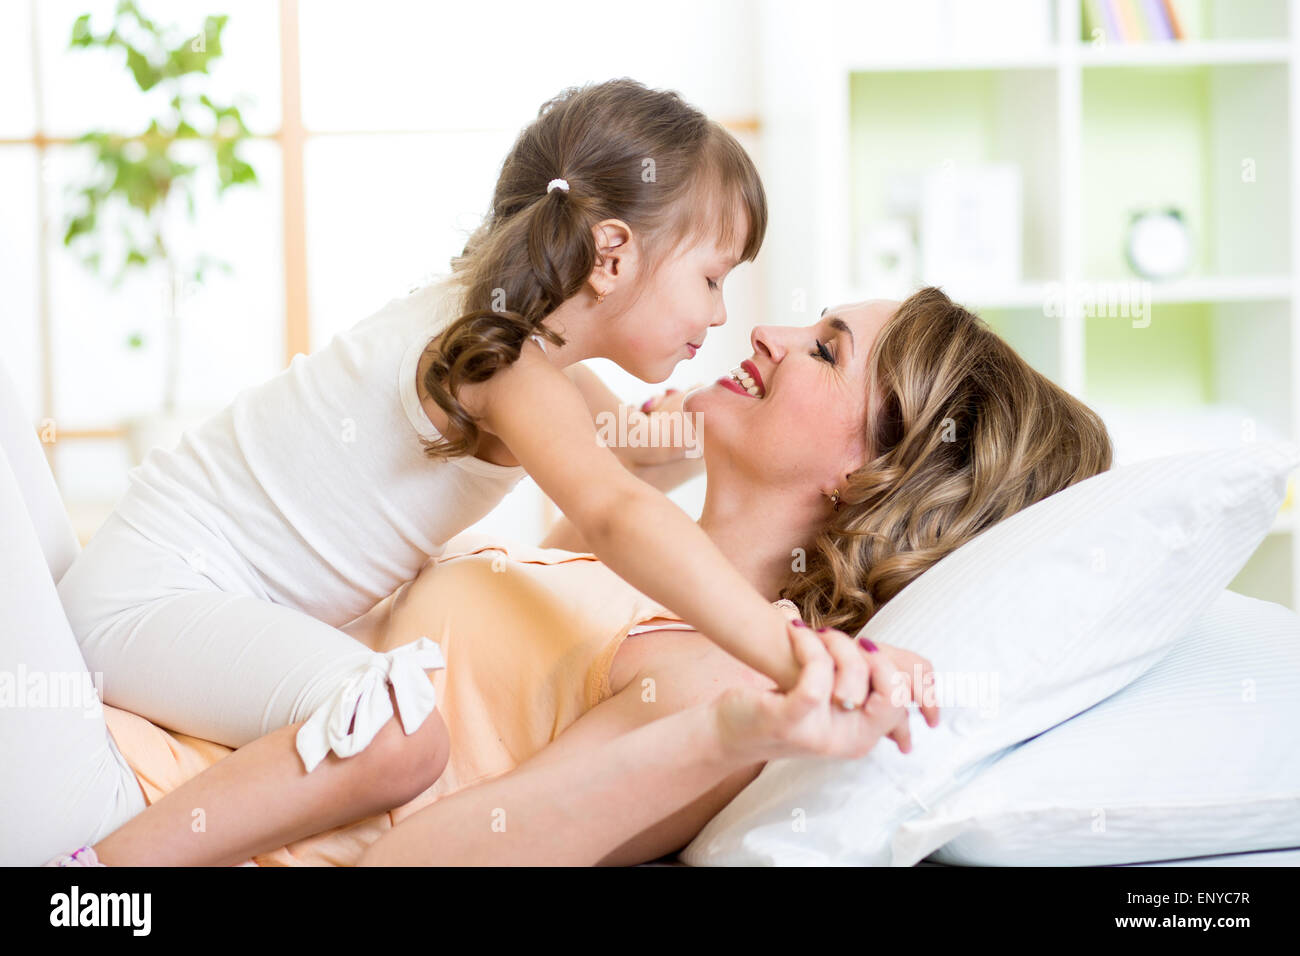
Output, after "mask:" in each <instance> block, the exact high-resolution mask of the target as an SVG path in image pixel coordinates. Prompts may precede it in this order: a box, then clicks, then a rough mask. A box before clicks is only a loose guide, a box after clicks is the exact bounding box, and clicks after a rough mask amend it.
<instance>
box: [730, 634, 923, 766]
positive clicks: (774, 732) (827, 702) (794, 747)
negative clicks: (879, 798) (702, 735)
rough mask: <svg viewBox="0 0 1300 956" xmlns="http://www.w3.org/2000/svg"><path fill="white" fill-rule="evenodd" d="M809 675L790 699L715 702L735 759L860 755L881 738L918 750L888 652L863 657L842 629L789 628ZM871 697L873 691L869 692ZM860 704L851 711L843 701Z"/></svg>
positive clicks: (748, 692) (765, 693) (774, 694)
mask: <svg viewBox="0 0 1300 956" xmlns="http://www.w3.org/2000/svg"><path fill="white" fill-rule="evenodd" d="M787 628H788V631H789V636H790V641H791V645H792V648H793V650H794V654H795V658H796V660H798V662H799V665H800V667H801V668H802V671H801V673H800V676H799V681H798V683H797V684H796V685H795V686H794V688H792V689H791V690H790V691H789V692H788V693H784V694H782V693H780V692H778V691H774V690H759V689H758V688H754V687H736V688H732V689H730V690H728V691H727V692H726V693H724V694H722V695H721V696H719V697H718V698H717V699H716V700H715V701H714V703H713V707H714V712H715V718H716V720H717V726H718V732H719V738H720V740H721V742H722V746H723V748H724V750H725V751H726V752H728V753H729V754H732V755H735V756H738V757H743V758H744V759H752V760H773V759H776V758H778V757H794V756H809V755H819V756H828V757H861V756H863V755H864V754H866V753H868V752H869V751H870V750H871V748H872V747H874V746H875V745H876V743H877V742H878V741H879V740H880V738H881V737H891V738H892V739H893V740H894V742H895V743H896V744H897V745H898V748H899V750H901V751H902V752H904V753H907V752H909V751H910V750H911V734H910V731H909V729H908V726H907V718H908V713H907V707H906V703H905V701H902V700H899V701H895V700H892V699H891V698H893V697H895V696H899V697H901V696H902V695H894V694H893V693H892V690H893V689H894V688H895V687H898V686H900V678H899V677H898V676H897V675H898V670H897V669H896V668H895V667H894V665H893V664H892V663H891V662H890V660H889V659H888V658H887V657H886V656H885V655H883V654H880V653H873V654H863V653H862V652H861V651H860V650H859V649H858V648H857V647H856V646H854V645H853V642H852V639H851V638H849V637H848V636H847V635H845V634H843V633H841V632H840V631H833V630H826V631H822V632H817V631H813V630H812V629H810V628H808V627H807V626H801V625H796V624H795V623H794V622H791V623H790V624H788V625H787ZM868 691H869V693H868ZM845 699H847V700H848V701H849V702H850V703H852V704H856V705H858V706H853V707H851V708H850V709H845V708H844V707H843V706H842V705H841V702H840V701H841V700H845ZM864 700H865V703H863V701H864Z"/></svg>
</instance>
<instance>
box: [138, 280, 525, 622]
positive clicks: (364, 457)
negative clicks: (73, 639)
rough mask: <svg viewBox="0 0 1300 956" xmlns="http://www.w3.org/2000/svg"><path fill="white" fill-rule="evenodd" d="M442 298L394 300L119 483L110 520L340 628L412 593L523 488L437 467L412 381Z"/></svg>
mask: <svg viewBox="0 0 1300 956" xmlns="http://www.w3.org/2000/svg"><path fill="white" fill-rule="evenodd" d="M447 301H449V300H448V297H447V295H446V293H445V292H444V290H443V288H442V287H441V286H439V285H430V286H425V287H422V288H420V289H417V290H415V291H414V292H412V293H411V294H410V295H407V296H406V297H404V298H400V299H394V300H393V301H391V302H389V303H388V304H387V305H385V306H384V307H383V308H381V309H380V310H379V311H378V312H376V313H374V314H373V315H371V316H369V317H368V318H365V319H363V320H362V321H360V322H358V323H357V324H356V325H355V326H353V327H352V328H351V329H349V330H348V331H346V332H343V333H340V334H339V335H337V336H336V337H335V338H334V340H333V341H332V342H330V344H329V345H327V346H326V347H324V348H322V349H320V350H318V351H316V352H314V353H313V354H311V355H309V356H304V355H297V356H295V357H294V359H293V361H292V362H290V364H289V367H288V368H286V369H285V370H284V371H282V372H280V373H279V374H277V375H275V376H274V377H273V378H271V379H270V380H269V381H267V382H265V383H263V384H261V385H258V386H255V387H252V388H248V389H245V390H244V391H242V392H240V393H239V394H238V395H237V396H236V397H235V400H234V401H233V402H232V403H231V404H230V405H229V406H228V407H227V408H226V409H224V410H223V411H221V412H219V413H217V414H216V415H214V416H212V417H211V418H209V419H207V420H205V421H203V422H201V423H200V424H198V425H195V426H193V427H191V428H189V429H187V430H186V431H185V433H184V435H183V436H182V438H181V440H180V442H179V444H178V445H177V447H175V448H173V449H171V450H162V449H159V448H155V449H153V450H152V451H150V452H149V454H148V455H147V456H146V458H145V459H144V462H143V463H142V464H141V465H140V466H138V467H137V468H134V469H132V471H131V472H130V473H129V476H128V477H129V488H128V490H127V492H126V494H125V495H124V496H123V498H122V500H121V501H120V502H119V504H118V506H117V509H116V514H117V515H118V516H120V517H121V518H122V519H123V520H125V521H126V522H127V523H129V524H130V525H132V526H133V527H135V528H136V529H137V530H138V531H139V532H141V533H142V534H143V535H145V536H146V537H147V538H149V539H150V540H152V541H154V542H155V543H157V544H159V545H162V546H164V547H166V548H169V549H171V550H173V551H175V552H176V554H177V555H178V556H179V557H180V558H182V559H183V560H186V561H187V562H188V563H189V564H190V565H191V566H193V567H195V568H196V569H198V570H200V571H201V572H203V573H205V574H207V575H208V576H209V577H211V578H212V579H213V581H214V582H216V583H217V584H218V585H219V586H221V587H223V588H224V589H229V590H234V591H251V593H253V594H254V595H256V596H259V597H263V598H265V599H267V600H270V601H273V602H275V603H277V604H282V605H286V606H288V607H293V608H297V609H299V610H301V611H304V612H305V613H307V614H310V615H312V616H313V617H316V618H318V619H320V620H322V621H325V622H326V623H328V624H333V625H336V626H337V625H339V624H343V623H346V622H347V621H350V620H352V619H353V618H355V617H357V616H358V615H360V614H362V613H364V612H366V611H368V610H369V609H370V608H371V607H373V606H374V605H375V604H376V603H377V602H378V601H380V600H381V599H383V598H385V597H387V596H388V595H389V594H390V593H392V592H393V591H394V590H395V589H396V588H397V586H398V585H400V584H401V583H402V582H403V581H409V580H410V579H412V578H414V577H415V576H416V574H417V573H418V572H419V570H420V568H421V567H422V566H423V565H424V564H425V562H427V561H428V560H429V559H430V558H432V557H436V556H437V555H439V554H441V553H442V551H443V548H444V546H445V544H446V542H447V541H448V539H450V538H452V537H454V536H455V535H456V534H458V533H460V532H461V531H463V530H464V529H465V528H467V527H469V526H470V525H471V524H473V523H474V522H476V521H478V520H479V519H480V518H482V517H483V516H485V515H486V514H487V513H488V512H490V511H491V510H492V509H493V508H494V507H495V506H496V505H497V504H498V503H499V502H500V501H501V499H502V498H503V497H504V496H505V495H506V493H507V492H508V491H510V490H511V488H513V487H514V486H515V485H516V484H517V483H518V481H519V480H520V478H522V477H523V476H524V469H523V468H520V467H506V466H503V465H494V464H492V463H490V462H485V461H482V460H480V459H478V458H472V457H462V458H455V459H452V460H451V461H434V460H433V459H430V458H428V457H426V456H425V454H424V453H423V448H422V446H421V444H420V438H421V437H423V438H427V439H431V440H432V439H437V438H439V437H440V435H439V433H438V430H437V429H436V428H434V426H433V423H432V422H430V421H429V419H428V417H427V416H426V415H425V413H424V409H423V408H422V407H421V404H420V399H419V393H418V392H417V390H416V381H415V376H416V367H417V365H418V363H419V359H420V355H421V354H422V352H423V350H424V347H425V346H426V345H427V344H428V342H429V340H430V339H432V338H433V337H434V336H435V335H436V334H437V333H438V331H439V329H440V328H441V327H442V325H444V324H445V323H446V322H447V321H449V319H450V316H449V315H448V314H447V312H446V310H445V308H443V305H444V303H446V302H447Z"/></svg>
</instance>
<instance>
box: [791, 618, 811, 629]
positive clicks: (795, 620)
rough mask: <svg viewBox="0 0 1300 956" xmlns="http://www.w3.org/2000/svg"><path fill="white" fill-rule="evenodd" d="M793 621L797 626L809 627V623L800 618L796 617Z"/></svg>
mask: <svg viewBox="0 0 1300 956" xmlns="http://www.w3.org/2000/svg"><path fill="white" fill-rule="evenodd" d="M791 623H792V624H794V626H795V627H807V626H808V625H807V624H805V623H804V622H803V621H801V620H799V618H795V619H794V620H793V621H792V622H791Z"/></svg>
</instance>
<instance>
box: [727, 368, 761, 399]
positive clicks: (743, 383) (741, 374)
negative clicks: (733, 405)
mask: <svg viewBox="0 0 1300 956" xmlns="http://www.w3.org/2000/svg"><path fill="white" fill-rule="evenodd" d="M731 377H732V378H734V379H735V380H736V381H737V382H739V383H740V387H741V388H743V389H744V390H745V391H747V392H749V394H750V395H753V396H754V397H755V398H759V397H761V396H760V395H759V391H758V386H757V385H756V384H754V380H753V379H752V378H750V377H749V373H748V372H746V371H745V370H744V369H743V368H741V367H740V366H739V365H737V366H736V367H735V368H733V369H732V370H731Z"/></svg>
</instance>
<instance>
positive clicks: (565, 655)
mask: <svg viewBox="0 0 1300 956" xmlns="http://www.w3.org/2000/svg"><path fill="white" fill-rule="evenodd" d="M679 621H680V619H679V618H677V617H676V615H674V614H672V613H671V612H669V611H667V610H666V609H665V608H663V607H662V606H661V605H658V604H656V603H654V602H653V601H651V600H650V599H649V598H647V597H645V596H644V595H643V594H641V593H640V592H638V591H636V590H635V589H634V588H632V587H631V585H629V584H627V583H626V582H624V581H623V580H622V579H621V578H619V577H618V576H617V575H615V574H614V573H613V572H612V571H610V570H609V569H608V568H606V567H605V565H603V564H601V563H600V562H599V561H598V560H597V559H596V557H595V556H594V555H591V554H576V553H573V552H570V551H559V550H554V549H543V548H535V547H521V546H516V545H505V544H501V543H499V542H496V541H490V540H489V539H487V538H485V537H483V536H479V535H475V536H471V535H462V536H461V537H459V538H457V539H456V540H455V541H453V542H451V545H450V546H449V549H448V551H447V552H446V553H444V554H443V555H442V556H441V557H439V558H436V559H435V560H433V561H431V562H430V563H429V564H427V565H425V567H424V568H423V569H422V570H421V572H420V574H419V575H418V576H417V577H416V578H415V579H414V580H413V581H410V582H407V583H406V584H404V585H402V586H401V587H399V588H398V589H397V591H395V592H394V593H393V594H392V595H390V596H389V597H388V598H386V599H384V600H383V601H381V602H380V603H379V604H378V605H376V606H375V608H374V609H373V610H371V611H370V612H369V613H368V614H366V615H364V616H363V617H361V618H358V619H357V620H356V621H354V622H352V623H351V624H349V625H347V626H346V627H344V628H343V629H344V630H345V631H347V632H348V633H350V634H352V635H353V636H354V637H356V638H357V639H358V640H361V641H364V642H365V643H367V644H370V645H371V646H372V647H375V648H376V649H377V650H380V651H387V650H391V649H392V648H394V647H399V646H401V645H403V644H407V643H410V642H411V641H415V640H418V639H419V638H420V637H428V638H429V639H431V640H433V641H435V642H437V643H438V644H439V645H440V646H441V648H442V651H443V655H444V657H445V658H446V661H447V666H446V668H445V669H443V670H438V671H432V672H431V673H430V679H431V680H432V681H433V683H434V686H435V687H436V689H437V693H438V711H439V712H440V713H441V714H442V718H443V720H444V721H445V722H446V724H447V729H448V731H449V734H450V739H451V756H450V758H449V761H448V764H447V768H446V770H445V771H444V772H443V774H442V776H441V777H440V778H439V779H438V781H437V782H436V783H435V784H434V785H433V786H432V787H430V788H429V789H428V790H426V791H425V792H424V793H422V794H421V795H420V796H418V797H417V798H415V799H414V800H412V801H411V802H410V803H408V804H405V805H404V806H401V807H398V808H397V809H395V810H392V811H390V812H389V813H385V814H380V815H378V816H374V817H370V818H368V819H366V820H362V821H360V822H359V823H355V824H351V825H349V826H347V827H340V828H337V829H335V830H331V831H328V832H326V833H322V834H317V835H316V836H312V837H308V838H307V839H304V840H300V841H298V842H296V843H292V844H290V845H289V846H286V847H282V848H280V849H278V850H275V851H272V852H270V853H265V854H260V855H258V856H257V857H255V858H254V861H253V862H255V863H257V864H259V865H262V866H300V865H351V864H353V863H355V862H356V861H357V860H358V859H359V858H360V856H361V854H362V852H363V851H364V850H365V848H366V847H367V846H369V845H370V844H371V843H373V842H374V841H375V840H376V839H378V838H379V837H380V836H381V835H382V834H383V833H384V832H385V831H386V830H388V829H389V828H391V827H392V826H393V825H394V824H396V823H399V822H400V821H401V820H402V819H404V818H405V817H408V816H410V815H411V814H412V813H415V812H416V811H417V810H420V809H422V808H423V807H426V806H428V805H429V804H430V803H433V802H434V801H436V800H437V799H438V798H439V797H442V796H445V795H447V794H450V793H454V792H455V791H457V790H459V789H461V788H462V787H468V786H471V785H472V784H475V783H478V782H480V781H483V780H487V779H489V778H492V777H495V776H498V775H499V774H503V773H506V772H507V771H509V770H512V769H513V768H514V767H516V766H517V765H518V764H520V763H522V762H523V761H524V760H526V759H528V758H529V757H530V756H532V755H533V754H535V753H537V752H538V751H540V750H541V749H542V748H543V747H545V746H546V745H547V744H548V743H550V742H551V741H552V740H554V739H555V738H556V737H558V736H559V735H560V733H561V732H562V731H563V730H564V729H565V728H566V727H568V726H569V725H570V724H572V723H573V722H574V721H575V720H577V719H578V718H579V717H580V716H582V714H584V713H586V712H587V711H588V710H590V709H591V708H592V707H594V706H596V704H598V703H600V702H601V701H602V700H604V699H606V698H607V697H609V696H610V695H611V689H610V686H609V672H610V665H611V664H612V662H613V660H614V655H615V653H616V652H617V651H618V648H619V645H620V644H621V643H622V642H623V640H624V638H625V637H626V636H627V635H628V632H629V631H630V630H632V629H633V628H634V627H636V626H637V625H643V626H642V627H637V630H646V629H650V627H646V626H644V625H647V623H649V622H663V623H667V624H670V625H671V624H672V623H676V622H679ZM678 626H679V627H680V626H681V625H680V624H678ZM104 712H105V716H106V718H107V721H108V726H109V730H110V732H111V733H112V734H113V738H114V739H115V740H116V741H117V744H118V746H119V747H120V748H121V750H122V753H123V755H124V756H125V757H126V760H127V762H128V763H129V764H130V766H131V769H132V770H134V771H135V774H136V777H137V779H138V780H139V782H140V786H141V788H142V789H143V791H144V794H145V798H146V799H147V800H148V801H149V802H150V803H152V802H153V801H155V800H157V799H158V798H159V797H161V796H162V795H163V794H164V793H166V792H168V791H169V790H173V789H175V788H176V787H178V786H180V784H182V783H183V782H185V781H186V780H187V779H189V778H190V777H192V776H194V775H195V774H197V773H199V772H200V771H202V770H204V769H205V768H207V767H209V766H211V765H212V764H213V763H215V762H216V761H217V760H220V759H221V758H222V757H224V756H225V755H226V754H228V753H230V750H229V748H227V747H223V746H221V745H219V744H215V743H212V742H210V741H205V740H199V739H197V738H194V737H188V736H185V735H183V734H176V733H171V732H169V731H167V730H164V729H162V728H159V727H156V726H154V725H153V724H151V723H149V722H148V721H147V720H145V719H144V718H142V717H139V716H137V715H135V714H132V713H128V712H127V711H123V710H117V709H116V708H112V707H108V706H105V708H104Z"/></svg>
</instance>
